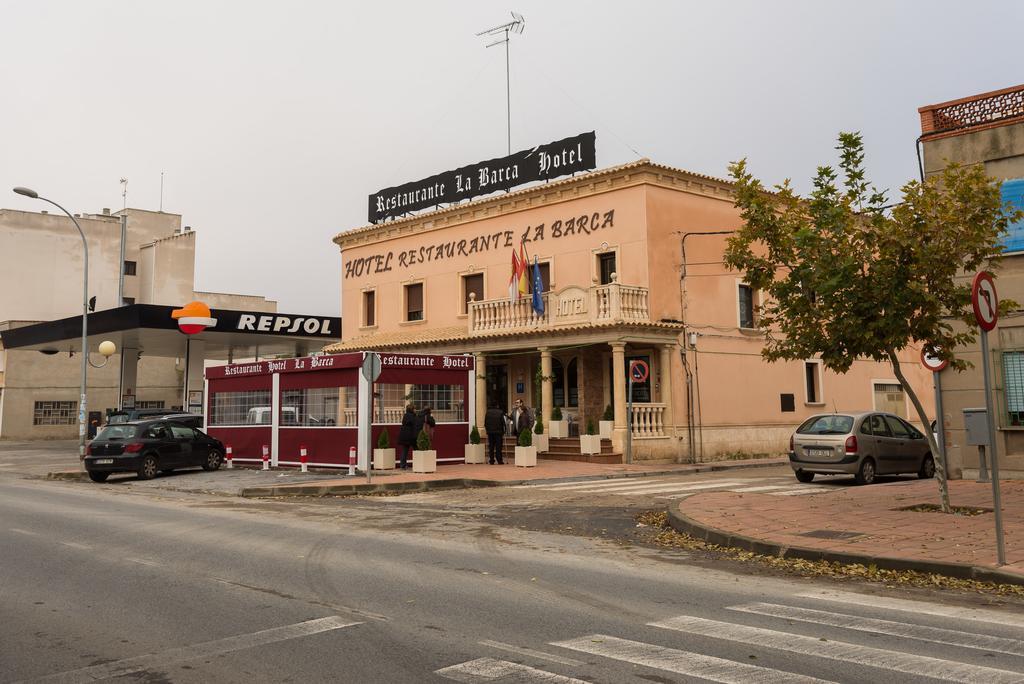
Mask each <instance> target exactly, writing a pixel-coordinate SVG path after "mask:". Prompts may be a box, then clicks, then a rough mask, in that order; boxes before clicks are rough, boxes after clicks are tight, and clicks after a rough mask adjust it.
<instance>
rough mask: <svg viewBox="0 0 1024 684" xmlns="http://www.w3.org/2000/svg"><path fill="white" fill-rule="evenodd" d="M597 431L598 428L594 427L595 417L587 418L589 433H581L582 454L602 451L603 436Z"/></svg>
mask: <svg viewBox="0 0 1024 684" xmlns="http://www.w3.org/2000/svg"><path fill="white" fill-rule="evenodd" d="M596 433H597V430H595V429H594V419H593V418H587V434H585V435H580V453H581V454H599V453H601V436H600V435H598V434H596Z"/></svg>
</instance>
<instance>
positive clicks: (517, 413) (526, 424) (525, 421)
mask: <svg viewBox="0 0 1024 684" xmlns="http://www.w3.org/2000/svg"><path fill="white" fill-rule="evenodd" d="M512 425H513V428H514V429H515V437H516V438H517V439H518V438H519V433H521V432H522V431H523V430H531V431H532V430H533V412H532V411H530V409H528V408H527V407H526V406H525V405H524V404H523V400H522V399H516V407H515V408H514V409H513V410H512Z"/></svg>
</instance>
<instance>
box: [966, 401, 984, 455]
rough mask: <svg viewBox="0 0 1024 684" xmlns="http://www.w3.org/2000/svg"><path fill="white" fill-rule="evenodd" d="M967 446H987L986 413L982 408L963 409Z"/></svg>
mask: <svg viewBox="0 0 1024 684" xmlns="http://www.w3.org/2000/svg"><path fill="white" fill-rule="evenodd" d="M964 431H965V432H966V433H967V437H966V443H967V446H988V412H987V411H986V410H985V409H983V408H965V409H964Z"/></svg>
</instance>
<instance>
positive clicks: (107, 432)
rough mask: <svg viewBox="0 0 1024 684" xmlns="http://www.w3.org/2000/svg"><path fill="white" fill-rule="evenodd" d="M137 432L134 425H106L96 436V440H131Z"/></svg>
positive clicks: (136, 427)
mask: <svg viewBox="0 0 1024 684" xmlns="http://www.w3.org/2000/svg"><path fill="white" fill-rule="evenodd" d="M138 432H139V428H138V426H136V425H108V426H106V427H105V428H103V429H102V430H100V431H99V433H98V434H97V435H96V439H132V438H133V437H135V435H137V434H138Z"/></svg>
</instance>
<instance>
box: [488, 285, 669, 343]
mask: <svg viewBox="0 0 1024 684" xmlns="http://www.w3.org/2000/svg"><path fill="white" fill-rule="evenodd" d="M648 299H649V294H648V289H647V288H646V287H637V286H635V285H622V284H620V283H618V282H612V283H609V284H608V285H597V286H594V287H590V288H582V287H566V288H563V289H562V290H559V291H558V292H547V293H545V294H544V295H542V300H543V302H544V312H543V313H540V314H538V313H537V312H536V311H534V309H533V303H532V299H531V297H530V296H529V295H527V296H525V297H523V298H521V299H518V300H516V301H514V302H513V301H510V300H509V299H507V298H501V299H486V300H483V301H479V302H477V301H474V300H472V299H471V300H470V303H469V332H470V334H472V335H482V334H486V333H490V332H495V331H509V330H520V331H524V332H525V331H529V330H531V329H535V328H549V327H557V326H560V325H571V324H579V323H590V322H598V321H648V320H650V306H649V302H648Z"/></svg>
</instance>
